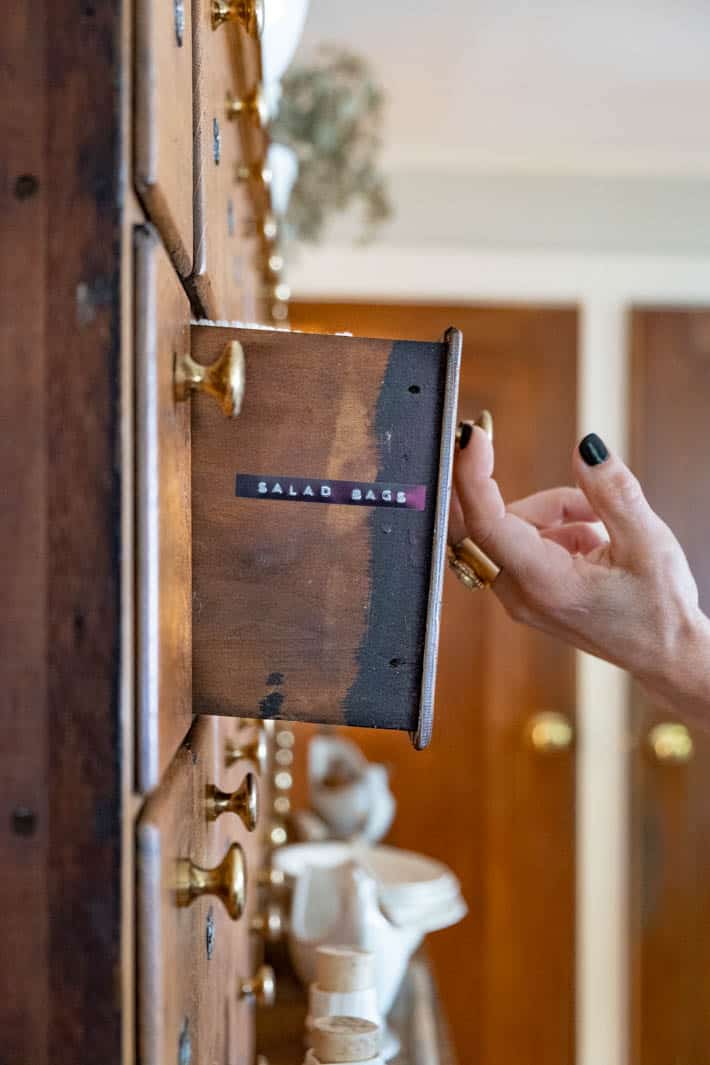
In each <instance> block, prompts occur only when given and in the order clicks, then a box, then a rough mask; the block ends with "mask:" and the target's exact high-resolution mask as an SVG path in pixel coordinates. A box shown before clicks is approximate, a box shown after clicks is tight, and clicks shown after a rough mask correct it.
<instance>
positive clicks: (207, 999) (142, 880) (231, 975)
mask: <svg viewBox="0 0 710 1065" xmlns="http://www.w3.org/2000/svg"><path fill="white" fill-rule="evenodd" d="M224 740H225V736H224V727H223V726H221V725H220V722H219V721H218V720H217V719H216V718H212V717H202V718H200V719H198V720H197V721H196V722H195V725H194V727H193V729H192V731H191V732H190V734H189V736H188V738H187V740H186V741H185V743H184V744H183V746H182V747H181V748H180V750H179V751H178V753H177V755H176V757H175V759H174V760H173V761H172V763H171V764H170V766H169V768H168V771H167V773H166V774H165V776H164V778H163V780H162V781H161V784H160V787H159V788H158V789H157V791H155V792H154V793H153V794H152V795H151V796H150V798H149V800H148V802H147V804H146V806H145V808H144V810H143V813H142V815H141V819H140V822H139V825H138V829H137V848H138V854H137V873H138V883H137V902H136V910H137V917H138V966H139V974H138V975H139V984H138V1029H139V1046H140V1054H141V1063H142V1065H163V1063H164V1062H170V1061H180V1060H181V1059H180V1057H179V1048H180V1046H181V1043H182V1045H183V1046H184V1045H185V1044H186V1043H187V1042H189V1045H190V1048H191V1055H192V1057H191V1060H192V1061H193V1062H199V1063H200V1065H202V1063H205V1065H207V1063H212V1062H225V1061H228V1060H229V1061H230V1062H231V1061H232V1060H233V1059H232V1058H231V1057H228V1047H229V1043H230V1039H234V1038H236V1039H237V1041H238V1045H239V1046H240V1047H242V1048H244V1047H245V1045H246V1046H248V1045H249V1043H250V1040H251V1039H252V1033H253V1023H252V1022H251V1019H250V1017H249V1014H248V1009H242V1010H241V1011H240V1010H237V1009H236V1008H235V1007H236V996H237V990H238V981H239V979H240V977H241V976H250V975H251V969H252V961H251V938H250V933H249V916H250V914H251V913H252V912H253V908H254V905H255V902H253V901H251V900H252V899H255V896H256V884H255V883H254V884H250V882H249V881H250V877H249V873H250V872H251V873H252V874H254V873H255V872H256V869H258V866H259V861H260V858H259V849H258V840H259V835H258V831H257V832H255V833H248V832H247V831H246V829H245V828H244V826H243V824H242V822H241V820H240V819H239V818H238V817H237V816H236V815H235V814H232V813H225V814H223V815H222V816H221V817H220V818H218V820H217V821H215V822H208V821H207V820H206V806H205V797H206V790H207V787H208V785H212V784H216V785H217V786H218V787H221V788H223V789H224V790H230V791H231V790H234V789H235V788H236V787H238V785H239V784H240V783H241V781H242V779H243V778H244V775H245V773H247V772H249V771H254V767H253V766H252V765H251V764H248V763H246V762H244V763H240V764H238V765H237V766H235V767H234V768H233V769H232V770H231V771H229V772H228V773H227V772H226V771H225V770H224V768H223V766H224ZM233 843H237V844H239V845H240V846H241V847H242V849H243V850H244V852H245V854H246V856H247V858H246V860H247V892H248V897H249V900H250V901H249V904H248V906H247V910H246V912H245V913H244V915H243V916H242V917H241V918H240V919H239V920H238V921H233V920H232V919H231V918H230V916H229V914H228V913H227V911H226V910H225V908H224V906H223V904H222V902H221V900H220V899H218V898H216V897H214V896H204V897H201V898H197V899H195V900H194V901H193V902H192V904H191V905H190V906H188V907H181V906H177V904H176V898H175V869H176V862H177V861H178V860H179V859H182V858H190V859H191V860H192V861H193V862H194V863H195V864H196V865H199V866H201V867H203V868H213V867H215V866H217V865H219V863H220V862H221V861H222V859H223V858H224V855H225V854H226V853H227V851H228V850H229V847H230V846H231V845H232V844H233ZM230 1017H231V1018H232V1022H231V1023H232V1025H233V1027H232V1029H231V1031H230ZM237 1061H238V1063H239V1065H241V1061H244V1063H245V1065H246V1061H247V1057H246V1056H244V1057H242V1058H239V1059H237Z"/></svg>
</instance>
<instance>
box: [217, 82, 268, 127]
mask: <svg viewBox="0 0 710 1065" xmlns="http://www.w3.org/2000/svg"><path fill="white" fill-rule="evenodd" d="M241 115H244V117H245V118H248V119H251V120H252V121H253V122H254V123H255V124H256V125H257V126H262V127H263V126H267V125H268V123H269V117H270V116H269V105H268V103H267V102H266V97H265V96H264V93H263V91H262V88H261V85H257V86H256V88H255V89H252V91H251V92H250V93H247V95H246V96H244V97H243V98H242V99H241V100H239V99H237V97H236V96H233V95H232V93H231V92H228V93H227V118H228V119H229V121H230V122H232V121H233V120H234V119H237V118H239V117H240V116H241Z"/></svg>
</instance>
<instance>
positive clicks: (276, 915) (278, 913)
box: [249, 902, 286, 943]
mask: <svg viewBox="0 0 710 1065" xmlns="http://www.w3.org/2000/svg"><path fill="white" fill-rule="evenodd" d="M285 924H286V922H285V921H284V914H283V910H282V909H281V907H280V906H278V905H277V904H276V903H275V902H272V903H270V904H269V905H268V906H267V907H266V909H265V910H264V912H263V913H257V914H255V915H254V917H252V919H251V924H250V925H249V930H250V931H251V932H253V933H254V934H255V935H258V936H263V937H264V939H265V940H266V941H267V943H276V942H278V940H279V939H281V937H282V936H283V934H284V931H285Z"/></svg>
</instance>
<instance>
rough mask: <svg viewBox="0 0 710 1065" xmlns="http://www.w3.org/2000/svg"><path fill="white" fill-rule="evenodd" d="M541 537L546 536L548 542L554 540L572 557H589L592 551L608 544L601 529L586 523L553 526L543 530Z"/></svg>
mask: <svg viewBox="0 0 710 1065" xmlns="http://www.w3.org/2000/svg"><path fill="white" fill-rule="evenodd" d="M540 536H544V537H545V539H546V540H553V541H554V542H555V543H556V544H559V545H560V547H564V549H565V550H566V551H569V553H570V555H588V554H589V553H590V551H594V550H595V548H597V547H603V545H604V544H606V543H608V540H607V539H606V537H605V536H603V535H602V533H601V532H600V531H599V529H598V528H597V527H596V526H595V525H592V524H590V523H589V522H586V521H579V522H570V523H569V524H568V525H553V526H551V527H550V528H549V529H541V530H540Z"/></svg>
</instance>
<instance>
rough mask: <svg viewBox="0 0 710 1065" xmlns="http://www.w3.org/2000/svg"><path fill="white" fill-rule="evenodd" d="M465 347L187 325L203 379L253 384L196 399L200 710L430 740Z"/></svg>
mask: <svg viewBox="0 0 710 1065" xmlns="http://www.w3.org/2000/svg"><path fill="white" fill-rule="evenodd" d="M460 344H461V338H460V334H459V333H458V332H457V331H456V330H449V332H448V333H447V335H446V337H445V338H444V340H443V341H441V342H440V343H430V344H429V343H420V342H400V341H398V342H392V341H387V340H366V339H361V338H353V337H349V336H316V335H308V334H300V333H289V332H285V331H281V332H279V331H271V330H266V329H264V330H238V329H234V328H230V327H225V326H219V325H214V324H195V325H193V328H192V354H193V357H194V359H195V360H196V362H197V363H198V364H203V365H211V366H212V370H211V371H210V372H207V373H205V374H204V380H203V382H202V385H203V387H204V388H206V389H207V390H211V392H212V394H213V397H214V396H216V398H219V397H220V395H222V393H223V392H224V387H225V383H226V382H227V381H228V379H229V378H230V374H232V375H234V374H236V373H237V371H239V369H240V367H239V363H240V359H243V363H244V366H243V367H242V369H244V379H245V381H246V387H245V393H244V400H243V403H242V406H241V411H240V413H238V415H237V416H236V417H234V418H227V417H225V415H224V412H223V407H224V403H222V404H221V405H220V404H219V403H214V402H212V401H211V400H210V398H209V397H208V396H206V395H204V396H197V397H195V399H194V400H193V404H192V525H193V685H194V693H195V711H196V712H197V713H213V714H231V715H235V716H245V717H255V716H259V717H264V718H279V717H282V718H292V719H298V720H309V721H321V722H328V723H333V724H336V723H340V724H343V723H344V724H350V725H361V726H362V725H364V726H373V727H381V728H395V729H402V730H405V731H408V732H410V733H411V734H412V737H413V739H414V741H415V743H416V744H417V745H418V746H424V745H426V743H427V742H428V740H429V735H430V732H431V723H432V713H433V692H434V678H435V667H436V653H437V644H438V619H439V608H440V597H441V587H442V576H443V565H444V557H445V536H446V521H447V510H448V498H449V490H450V476H451V460H452V453H453V441H454V432H455V410H456V393H457V384H458V368H459V361H460ZM199 376H200V374H199V373H198V374H196V375H195V382H196V385H198V382H197V378H199ZM230 402H234V401H233V400H230ZM236 405H238V404H235V407H236Z"/></svg>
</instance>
